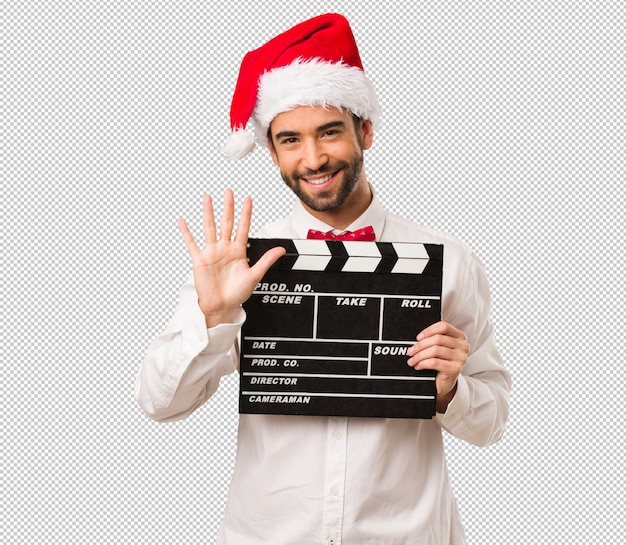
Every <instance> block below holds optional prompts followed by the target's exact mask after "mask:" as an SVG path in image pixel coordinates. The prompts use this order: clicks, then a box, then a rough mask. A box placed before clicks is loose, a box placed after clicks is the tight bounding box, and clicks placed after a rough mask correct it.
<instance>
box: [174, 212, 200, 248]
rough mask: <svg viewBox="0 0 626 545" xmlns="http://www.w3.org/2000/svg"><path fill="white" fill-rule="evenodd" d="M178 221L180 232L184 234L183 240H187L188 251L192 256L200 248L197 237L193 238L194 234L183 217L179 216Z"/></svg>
mask: <svg viewBox="0 0 626 545" xmlns="http://www.w3.org/2000/svg"><path fill="white" fill-rule="evenodd" d="M176 223H177V224H178V230H179V231H180V234H181V235H182V236H183V241H184V242H185V246H186V247H187V251H188V252H189V254H190V255H191V256H193V255H195V254H196V253H197V252H199V251H200V250H199V248H198V245H197V244H196V241H195V239H194V238H193V235H192V234H191V231H190V230H189V227H188V226H187V222H186V221H185V220H184V219H183V218H178V220H177V222H176Z"/></svg>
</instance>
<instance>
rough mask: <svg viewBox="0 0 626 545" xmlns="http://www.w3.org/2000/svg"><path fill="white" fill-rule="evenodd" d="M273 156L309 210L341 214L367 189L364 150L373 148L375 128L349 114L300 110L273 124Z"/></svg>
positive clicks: (317, 108)
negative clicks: (356, 193) (355, 194)
mask: <svg viewBox="0 0 626 545" xmlns="http://www.w3.org/2000/svg"><path fill="white" fill-rule="evenodd" d="M270 128H271V135H272V138H271V142H270V152H271V154H272V160H273V161H274V163H275V164H276V165H277V166H278V167H279V169H280V174H281V176H282V178H283V180H284V181H285V183H286V184H287V185H288V186H289V187H290V188H291V190H292V191H293V192H294V193H295V194H296V196H297V197H298V198H299V199H300V200H301V201H302V202H303V203H304V205H305V206H307V207H308V208H310V209H312V210H315V211H317V212H326V211H330V210H336V209H338V208H340V207H341V206H343V205H344V204H346V202H347V201H348V199H349V197H350V195H352V193H353V192H354V189H355V187H357V186H358V185H359V184H361V185H363V184H364V185H367V182H366V180H365V175H364V172H363V150H364V149H368V148H369V147H370V146H371V143H372V134H371V124H370V123H369V122H359V123H358V129H357V128H356V127H355V123H354V120H353V118H352V115H351V114H350V112H349V111H347V110H344V111H343V112H340V111H339V110H337V109H336V108H329V109H324V108H323V107H321V106H316V107H310V106H300V107H298V108H295V109H293V110H290V111H288V112H283V113H281V114H279V115H277V116H276V117H275V118H274V120H273V121H272V124H271V127H270Z"/></svg>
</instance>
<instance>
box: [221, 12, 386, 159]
mask: <svg viewBox="0 0 626 545" xmlns="http://www.w3.org/2000/svg"><path fill="white" fill-rule="evenodd" d="M316 105H321V106H324V107H331V106H334V107H336V108H340V109H344V108H345V109H347V110H349V111H351V112H352V113H353V114H355V115H357V116H359V117H360V118H362V119H367V120H369V121H371V122H372V123H373V125H374V128H377V127H378V124H379V122H380V106H379V104H378V97H377V96H376V91H375V89H374V86H373V85H372V82H371V81H370V80H369V79H368V78H367V77H366V76H365V73H364V72H363V65H362V64H361V58H360V56H359V51H358V49H357V46H356V41H355V40H354V36H353V35H352V31H351V30H350V25H349V24H348V21H347V20H346V19H345V18H344V17H343V16H342V15H337V14H334V13H330V14H326V15H320V16H318V17H314V18H313V19H309V20H308V21H305V22H303V23H300V24H298V25H296V26H295V27H293V28H291V29H289V30H288V31H286V32H284V33H283V34H280V35H278V36H276V37H275V38H273V39H272V40H270V41H269V42H267V43H266V44H265V45H263V46H261V47H260V48H258V49H255V50H254V51H250V52H249V53H247V54H246V55H245V57H244V59H243V61H242V63H241V68H240V70H239V78H238V80H237V85H236V87H235V92H234V94H233V100H232V104H231V109H230V127H231V131H232V132H231V134H230V136H229V137H228V139H227V141H226V144H225V145H224V148H223V150H222V151H223V152H224V155H225V156H226V157H227V158H228V159H241V158H242V157H245V156H246V155H248V153H250V152H251V151H252V150H253V149H254V145H255V138H254V135H253V134H252V133H251V132H250V131H247V130H246V125H247V124H248V121H250V119H251V118H252V121H253V123H254V129H255V133H256V139H257V141H258V142H259V143H261V144H263V145H267V130H268V128H269V126H270V123H271V122H272V120H273V119H274V118H275V117H276V116H277V115H278V114H279V113H281V112H286V111H288V110H291V109H293V108H295V107H297V106H316Z"/></svg>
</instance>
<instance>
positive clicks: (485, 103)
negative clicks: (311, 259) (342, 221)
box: [0, 0, 626, 545]
mask: <svg viewBox="0 0 626 545" xmlns="http://www.w3.org/2000/svg"><path fill="white" fill-rule="evenodd" d="M213 4H216V3H211V2H201V1H199V0H188V1H186V2H183V1H180V0H178V1H176V0H172V1H169V2H164V1H161V0H152V1H148V0H131V1H121V0H111V1H109V2H97V1H96V2H93V1H87V0H74V1H70V0H60V1H57V2H49V1H37V2H35V1H32V0H22V1H20V2H17V1H15V0H9V1H8V2H5V3H3V6H2V29H3V30H2V33H1V35H2V38H1V39H2V51H3V59H2V63H3V68H2V93H3V101H2V108H3V109H2V175H1V177H2V192H3V198H2V232H3V252H2V256H3V257H2V269H3V290H2V323H3V327H2V330H3V341H2V352H3V355H2V360H3V365H2V369H3V371H2V389H3V392H2V407H3V419H2V428H3V431H2V441H3V447H2V466H3V492H2V504H3V506H2V511H3V524H2V529H1V530H0V531H1V533H2V534H1V536H0V537H1V539H2V542H4V543H185V544H190V543H212V542H213V540H214V537H215V534H216V531H217V528H218V525H219V522H220V519H221V516H222V512H223V508H224V502H225V497H226V492H227V488H228V483H229V479H230V474H231V471H232V467H233V460H234V456H235V434H236V422H237V405H236V397H237V378H236V377H228V378H226V379H224V380H223V384H222V387H221V390H220V392H219V393H218V394H217V395H216V397H215V398H214V399H212V400H210V401H209V402H208V403H207V405H205V406H204V407H203V408H201V409H200V410H198V411H197V412H196V413H194V414H193V415H192V416H191V417H189V418H188V419H187V420H185V421H182V422H178V423H172V424H157V423H154V422H152V421H150V420H149V419H148V418H147V417H146V416H144V414H143V413H142V412H141V410H140V409H139V407H138V406H137V405H136V403H135V401H134V399H133V382H134V377H135V372H136V369H137V366H138V365H139V363H140V361H141V359H142V357H143V354H144V353H145V351H146V349H147V346H148V344H149V343H150V341H151V340H152V339H153V338H154V337H155V336H156V335H157V334H158V333H159V332H160V331H161V330H162V329H163V328H164V327H165V325H166V323H167V322H168V320H169V318H170V316H171V314H172V311H173V308H174V305H175V302H176V298H177V292H178V287H179V286H180V284H181V283H182V282H183V281H184V280H185V278H186V276H187V274H188V272H189V270H190V262H189V259H188V257H187V255H186V251H185V248H184V245H183V243H182V240H181V237H180V235H179V233H178V231H177V229H176V218H177V217H178V216H179V215H183V216H184V217H186V218H187V219H188V220H189V223H190V226H191V228H192V229H193V230H194V232H196V233H197V234H198V235H199V234H200V232H201V195H202V193H203V192H210V193H213V194H215V195H217V196H218V200H221V194H222V192H223V190H224V188H226V187H232V188H233V189H234V190H235V193H236V196H237V203H238V205H239V204H240V203H241V200H242V199H243V196H244V195H245V194H250V195H252V196H253V198H254V201H255V215H254V218H253V220H254V224H253V231H254V230H256V229H257V228H258V227H260V226H261V225H262V224H263V223H265V222H267V221H269V220H273V219H276V218H278V217H280V216H283V215H285V214H286V213H287V212H288V211H289V210H290V207H291V202H292V196H291V195H290V193H289V191H288V190H287V189H285V188H284V187H283V184H282V182H281V181H280V180H279V177H278V174H277V171H276V169H275V167H274V166H273V165H272V164H271V161H270V160H269V158H268V156H267V151H266V150H263V149H259V150H257V151H255V152H254V154H253V155H252V157H250V158H247V159H245V160H243V161H240V162H237V163H229V162H226V161H225V160H223V159H222V158H221V155H220V153H219V148H220V146H221V144H222V143H223V141H224V138H225V137H226V135H227V134H228V110H229V105H230V97H231V93H232V90H233V88H234V84H235V80H236V77H237V70H238V67H239V62H240V60H241V58H242V56H243V54H244V53H245V52H246V51H248V50H249V49H251V48H253V47H257V46H258V45H260V44H262V43H264V42H265V41H266V40H267V39H269V38H270V37H272V36H274V35H275V34H277V33H279V32H281V31H283V30H285V29H286V28H288V27H289V26H291V25H293V24H295V23H297V22H299V21H301V20H304V19H305V18H308V17H310V16H313V15H317V14H319V13H322V12H326V11H339V12H342V13H344V14H346V15H347V16H348V18H349V19H350V21H351V23H352V25H353V29H354V32H355V35H356V38H357V42H358V44H359V46H360V49H361V55H362V58H363V61H364V64H365V69H366V72H367V74H368V75H369V76H370V78H371V79H372V80H373V81H374V83H375V86H376V88H377V90H378V92H379V94H380V97H381V102H382V108H383V125H382V127H381V130H380V131H379V132H378V134H377V135H376V139H375V143H374V147H373V149H372V150H370V151H369V152H367V153H366V170H367V174H368V178H369V180H370V181H371V182H372V183H373V184H374V186H375V187H376V188H377V190H378V192H379V195H380V196H381V200H382V202H383V204H384V205H386V206H387V207H388V208H389V209H391V210H393V211H394V212H397V213H400V214H402V215H404V216H406V217H408V218H410V219H413V220H415V221H418V222H421V223H424V224H426V225H429V226H432V227H435V228H440V229H443V230H445V231H449V232H452V233H453V234H455V235H457V236H458V237H460V238H461V239H463V240H464V241H466V242H467V243H468V244H469V245H470V246H471V247H472V248H474V250H475V251H476V252H477V254H478V255H479V256H480V257H481V259H482V260H483V262H484V264H485V268H486V270H487V273H488V275H489V279H490V283H491V286H492V291H493V320H494V323H495V326H496V329H497V340H498V343H499V346H500V348H501V351H502V353H503V355H504V358H505V360H506V364H507V366H508V368H509V369H510V370H511V373H512V376H513V393H512V400H511V419H510V424H509V426H508V430H507V433H506V434H505V437H504V438H503V439H502V441H501V442H499V443H498V444H497V445H495V446H492V447H489V448H485V449H479V448H476V447H472V446H469V445H467V444H464V443H462V442H460V441H458V440H456V439H454V438H451V437H446V446H447V451H448V464H449V467H450V472H451V478H452V482H453V487H454V489H455V492H456V494H457V497H458V501H459V504H460V509H461V514H462V518H463V520H464V523H465V525H466V529H467V534H468V540H469V543H470V544H472V545H478V544H496V543H497V544H529V543H542V544H554V543H564V544H585V545H586V544H590V543H598V544H604V545H605V544H613V543H615V544H617V543H624V538H625V535H626V532H625V525H624V513H623V505H624V477H623V447H622V440H623V434H624V427H623V420H624V416H625V415H624V408H623V400H622V397H623V389H624V349H623V339H624V333H625V331H624V325H623V319H624V303H625V297H624V280H623V275H624V227H623V224H622V221H621V218H622V217H623V208H624V202H625V195H624V184H625V181H626V180H625V178H626V177H625V161H624V148H623V146H624V141H626V139H625V138H624V137H625V135H624V127H625V122H626V118H625V104H624V96H625V94H626V93H625V89H624V65H623V60H624V50H625V47H626V39H625V23H624V22H625V8H624V4H623V2H621V0H606V1H605V2H601V3H597V2H596V3H593V2H585V1H583V0H572V1H568V2H565V1H564V0H559V1H556V2H541V1H539V0H533V1H531V2H509V1H504V2H496V1H495V0H474V1H463V0H461V1H458V0H457V1H455V2H451V1H447V0H443V1H441V0H440V1H437V2H429V1H424V2H419V3H416V4H410V3H407V2H406V1H405V0H387V1H386V2H384V3H382V4H379V3H376V2H367V1H363V0H359V1H356V0H355V1H353V2H348V1H335V2H325V1H307V2H294V1H289V2H287V1H282V0H280V1H279V0H273V1H271V2H269V1H266V0H239V1H237V2H233V3H232V4H230V7H228V6H222V7H220V8H219V9H217V8H214V7H212V5H213ZM351 545H358V544H351Z"/></svg>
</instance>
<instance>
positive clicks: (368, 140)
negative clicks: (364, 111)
mask: <svg viewBox="0 0 626 545" xmlns="http://www.w3.org/2000/svg"><path fill="white" fill-rule="evenodd" d="M361 133H362V135H363V149H370V148H371V147H372V143H373V142H374V125H373V124H372V122H371V121H369V120H368V119H363V120H362V121H361Z"/></svg>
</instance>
